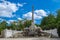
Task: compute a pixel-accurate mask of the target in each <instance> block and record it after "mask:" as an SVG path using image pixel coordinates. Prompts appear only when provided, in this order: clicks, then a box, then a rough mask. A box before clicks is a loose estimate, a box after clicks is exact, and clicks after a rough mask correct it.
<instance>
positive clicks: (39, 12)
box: [35, 10, 47, 16]
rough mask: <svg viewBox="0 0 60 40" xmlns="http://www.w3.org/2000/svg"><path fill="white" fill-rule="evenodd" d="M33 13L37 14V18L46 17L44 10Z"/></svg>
mask: <svg viewBox="0 0 60 40" xmlns="http://www.w3.org/2000/svg"><path fill="white" fill-rule="evenodd" d="M35 13H37V15H39V16H47V15H46V14H47V12H45V11H44V10H35Z"/></svg>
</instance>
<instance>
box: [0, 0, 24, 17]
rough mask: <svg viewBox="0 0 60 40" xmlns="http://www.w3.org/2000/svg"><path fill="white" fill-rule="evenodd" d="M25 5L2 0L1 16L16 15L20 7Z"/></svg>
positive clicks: (0, 5) (0, 6)
mask: <svg viewBox="0 0 60 40" xmlns="http://www.w3.org/2000/svg"><path fill="white" fill-rule="evenodd" d="M21 6H23V4H20V3H18V4H15V3H11V2H9V1H5V0H2V2H1V3H0V16H2V17H14V16H15V14H13V13H14V12H16V11H17V10H18V8H19V7H21Z"/></svg>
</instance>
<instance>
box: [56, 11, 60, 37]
mask: <svg viewBox="0 0 60 40" xmlns="http://www.w3.org/2000/svg"><path fill="white" fill-rule="evenodd" d="M56 22H57V24H56V25H57V33H58V35H59V37H60V10H58V11H57V19H56Z"/></svg>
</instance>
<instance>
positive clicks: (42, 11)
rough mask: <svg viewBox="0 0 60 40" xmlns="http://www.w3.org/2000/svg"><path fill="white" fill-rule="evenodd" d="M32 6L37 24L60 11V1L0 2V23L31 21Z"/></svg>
mask: <svg viewBox="0 0 60 40" xmlns="http://www.w3.org/2000/svg"><path fill="white" fill-rule="evenodd" d="M32 5H34V21H35V23H38V24H39V23H40V22H41V19H42V18H43V17H46V16H48V14H49V13H50V12H51V13H53V14H55V11H56V10H58V9H60V0H0V21H3V20H6V21H7V22H10V21H16V20H22V19H23V18H27V19H28V20H31V11H32Z"/></svg>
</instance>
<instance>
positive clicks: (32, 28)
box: [30, 6, 36, 31]
mask: <svg viewBox="0 0 60 40" xmlns="http://www.w3.org/2000/svg"><path fill="white" fill-rule="evenodd" d="M35 29H36V26H35V24H34V6H32V23H31V26H30V30H31V31H34V30H35Z"/></svg>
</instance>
